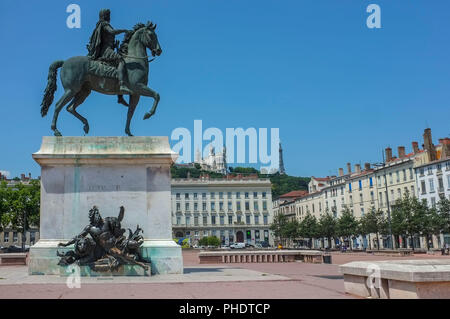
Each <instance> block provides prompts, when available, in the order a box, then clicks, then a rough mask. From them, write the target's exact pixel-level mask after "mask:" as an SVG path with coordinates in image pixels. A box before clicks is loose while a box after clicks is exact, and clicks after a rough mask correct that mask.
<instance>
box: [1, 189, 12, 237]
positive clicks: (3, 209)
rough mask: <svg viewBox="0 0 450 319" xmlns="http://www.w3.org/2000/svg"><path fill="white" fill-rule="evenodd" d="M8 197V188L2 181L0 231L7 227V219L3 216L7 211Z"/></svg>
mask: <svg viewBox="0 0 450 319" xmlns="http://www.w3.org/2000/svg"><path fill="white" fill-rule="evenodd" d="M9 196H10V192H9V191H8V186H7V184H6V182H5V181H2V182H1V183H0V231H2V230H3V228H4V227H6V226H8V225H7V224H6V223H7V218H6V217H3V216H5V214H6V213H8V211H9Z"/></svg>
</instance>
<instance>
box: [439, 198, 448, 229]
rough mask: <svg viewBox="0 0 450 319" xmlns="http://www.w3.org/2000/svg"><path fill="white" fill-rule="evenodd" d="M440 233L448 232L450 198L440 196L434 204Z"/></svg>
mask: <svg viewBox="0 0 450 319" xmlns="http://www.w3.org/2000/svg"><path fill="white" fill-rule="evenodd" d="M436 207H437V212H438V215H439V224H440V228H441V232H442V233H447V234H448V233H450V199H447V198H446V197H442V198H441V199H440V201H439V202H438V203H437V205H436Z"/></svg>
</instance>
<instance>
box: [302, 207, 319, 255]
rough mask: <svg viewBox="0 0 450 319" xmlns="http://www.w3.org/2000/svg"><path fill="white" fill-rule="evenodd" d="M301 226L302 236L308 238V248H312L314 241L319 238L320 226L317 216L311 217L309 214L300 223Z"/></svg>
mask: <svg viewBox="0 0 450 319" xmlns="http://www.w3.org/2000/svg"><path fill="white" fill-rule="evenodd" d="M299 226H300V227H299V230H300V236H301V237H303V238H308V247H309V248H311V247H312V242H313V239H314V238H317V237H318V236H319V224H318V222H317V218H316V216H314V215H311V214H310V213H309V212H308V213H307V214H306V216H305V217H304V218H303V219H302V221H301V222H300V225H299Z"/></svg>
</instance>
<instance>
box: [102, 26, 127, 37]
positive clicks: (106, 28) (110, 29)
mask: <svg viewBox="0 0 450 319" xmlns="http://www.w3.org/2000/svg"><path fill="white" fill-rule="evenodd" d="M104 30H105V31H106V32H108V33H110V34H112V35H117V34H121V33H125V32H127V31H128V30H126V29H117V30H115V29H113V28H112V27H111V26H110V25H107V26H105V29H104Z"/></svg>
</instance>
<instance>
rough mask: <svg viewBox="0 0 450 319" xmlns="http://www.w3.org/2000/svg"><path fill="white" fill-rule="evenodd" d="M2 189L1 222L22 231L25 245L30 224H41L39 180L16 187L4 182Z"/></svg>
mask: <svg viewBox="0 0 450 319" xmlns="http://www.w3.org/2000/svg"><path fill="white" fill-rule="evenodd" d="M0 189H1V190H0V201H1V202H2V204H1V205H0V210H1V211H0V214H1V216H0V218H1V221H0V224H1V225H2V227H6V226H7V227H11V228H12V229H13V230H14V231H17V232H20V233H22V236H23V240H22V245H24V244H25V238H24V237H25V234H26V231H27V229H29V227H30V225H39V213H40V184H39V181H31V182H30V184H29V185H24V184H22V183H19V184H17V185H14V187H6V186H5V184H4V183H3V184H2V186H1V187H0Z"/></svg>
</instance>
